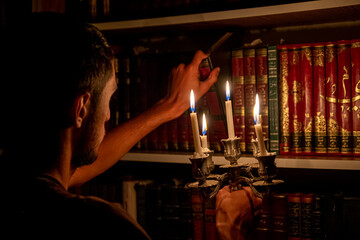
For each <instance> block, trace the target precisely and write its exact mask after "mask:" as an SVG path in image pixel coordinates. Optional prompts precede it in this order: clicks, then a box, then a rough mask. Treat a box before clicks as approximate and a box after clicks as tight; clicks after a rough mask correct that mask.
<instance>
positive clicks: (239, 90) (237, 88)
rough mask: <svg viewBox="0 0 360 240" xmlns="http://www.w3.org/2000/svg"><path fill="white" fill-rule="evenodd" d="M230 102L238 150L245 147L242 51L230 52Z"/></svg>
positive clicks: (244, 149) (242, 149)
mask: <svg viewBox="0 0 360 240" xmlns="http://www.w3.org/2000/svg"><path fill="white" fill-rule="evenodd" d="M231 82H232V89H233V90H232V96H233V97H232V102H233V110H234V125H235V126H234V128H235V129H234V130H235V136H237V137H238V138H240V150H241V152H245V151H246V147H245V99H244V51H243V50H242V49H233V50H232V81H231Z"/></svg>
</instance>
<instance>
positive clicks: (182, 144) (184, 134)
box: [177, 110, 191, 151]
mask: <svg viewBox="0 0 360 240" xmlns="http://www.w3.org/2000/svg"><path fill="white" fill-rule="evenodd" d="M177 124H178V142H179V150H181V151H190V145H189V144H190V143H189V139H190V138H191V137H190V135H189V134H190V132H189V130H190V131H191V125H190V110H187V111H186V112H184V113H183V114H182V115H181V116H180V117H179V118H178V119H177Z"/></svg>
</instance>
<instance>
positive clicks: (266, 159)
mask: <svg viewBox="0 0 360 240" xmlns="http://www.w3.org/2000/svg"><path fill="white" fill-rule="evenodd" d="M251 143H252V144H253V155H254V157H255V159H256V160H257V161H258V163H259V166H258V174H259V176H260V179H261V180H260V181H257V182H254V183H253V185H254V186H271V185H277V184H280V183H283V182H284V181H283V180H276V179H274V178H275V177H276V174H277V167H276V164H275V158H276V153H275V152H270V153H267V154H266V155H261V154H260V152H259V147H258V142H257V140H254V139H252V141H251Z"/></svg>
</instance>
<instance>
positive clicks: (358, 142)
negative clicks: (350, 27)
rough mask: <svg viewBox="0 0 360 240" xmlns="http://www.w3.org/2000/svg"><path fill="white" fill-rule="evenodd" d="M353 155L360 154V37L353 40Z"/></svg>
mask: <svg viewBox="0 0 360 240" xmlns="http://www.w3.org/2000/svg"><path fill="white" fill-rule="evenodd" d="M351 83H352V98H351V99H352V101H351V102H352V127H353V155H354V156H360V39H356V40H352V41H351Z"/></svg>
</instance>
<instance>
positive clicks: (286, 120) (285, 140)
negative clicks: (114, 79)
mask: <svg viewBox="0 0 360 240" xmlns="http://www.w3.org/2000/svg"><path fill="white" fill-rule="evenodd" d="M278 50H279V64H280V67H279V69H280V71H279V77H280V79H279V80H280V82H279V85H280V127H281V128H280V154H289V153H290V113H289V111H290V109H289V84H288V78H289V56H288V47H287V45H279V46H278Z"/></svg>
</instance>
